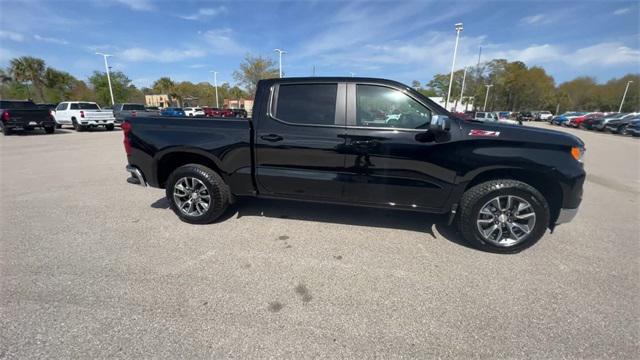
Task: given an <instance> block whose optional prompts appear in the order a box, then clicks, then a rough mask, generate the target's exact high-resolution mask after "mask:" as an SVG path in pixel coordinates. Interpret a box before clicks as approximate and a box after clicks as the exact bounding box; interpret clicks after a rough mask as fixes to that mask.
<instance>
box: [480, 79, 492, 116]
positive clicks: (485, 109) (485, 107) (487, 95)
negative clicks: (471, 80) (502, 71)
mask: <svg viewBox="0 0 640 360" xmlns="http://www.w3.org/2000/svg"><path fill="white" fill-rule="evenodd" d="M485 86H486V87H487V94H486V95H485V96H484V107H483V108H482V111H487V99H489V89H490V88H491V87H492V86H493V84H492V85H485Z"/></svg>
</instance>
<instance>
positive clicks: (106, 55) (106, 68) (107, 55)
mask: <svg viewBox="0 0 640 360" xmlns="http://www.w3.org/2000/svg"><path fill="white" fill-rule="evenodd" d="M96 55H101V56H102V57H104V68H105V70H106V71H107V82H108V83H109V94H110V95H111V106H113V105H114V104H115V101H113V89H112V88H111V75H109V63H107V58H108V57H109V56H113V55H109V54H103V53H99V52H97V53H96Z"/></svg>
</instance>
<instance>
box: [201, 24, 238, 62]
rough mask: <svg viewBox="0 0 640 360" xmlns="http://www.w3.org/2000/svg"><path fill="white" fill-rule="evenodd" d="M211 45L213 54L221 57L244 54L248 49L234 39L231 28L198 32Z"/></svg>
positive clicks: (209, 47)
mask: <svg viewBox="0 0 640 360" xmlns="http://www.w3.org/2000/svg"><path fill="white" fill-rule="evenodd" d="M198 34H200V35H201V36H202V37H203V38H204V40H205V41H206V42H207V43H208V44H209V46H208V47H207V48H208V49H209V50H210V51H211V52H212V53H214V54H219V55H232V54H243V53H245V52H247V49H246V48H245V47H244V46H242V45H240V44H238V42H236V41H235V40H234V39H233V37H232V36H233V31H232V30H231V29H229V28H221V29H213V30H208V31H205V32H200V31H199V32H198Z"/></svg>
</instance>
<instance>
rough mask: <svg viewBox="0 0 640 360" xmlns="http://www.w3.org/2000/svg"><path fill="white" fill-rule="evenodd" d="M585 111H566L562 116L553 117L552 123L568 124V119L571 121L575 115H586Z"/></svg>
mask: <svg viewBox="0 0 640 360" xmlns="http://www.w3.org/2000/svg"><path fill="white" fill-rule="evenodd" d="M584 114H585V113H583V112H575V111H574V112H566V113H564V114H562V115H560V116H555V117H553V120H552V121H551V124H553V125H566V124H567V122H568V121H571V119H573V118H574V117H578V116H581V115H584Z"/></svg>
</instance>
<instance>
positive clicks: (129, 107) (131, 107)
mask: <svg viewBox="0 0 640 360" xmlns="http://www.w3.org/2000/svg"><path fill="white" fill-rule="evenodd" d="M122 110H136V111H145V110H146V109H145V108H144V105H141V104H124V105H123V106H122Z"/></svg>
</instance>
